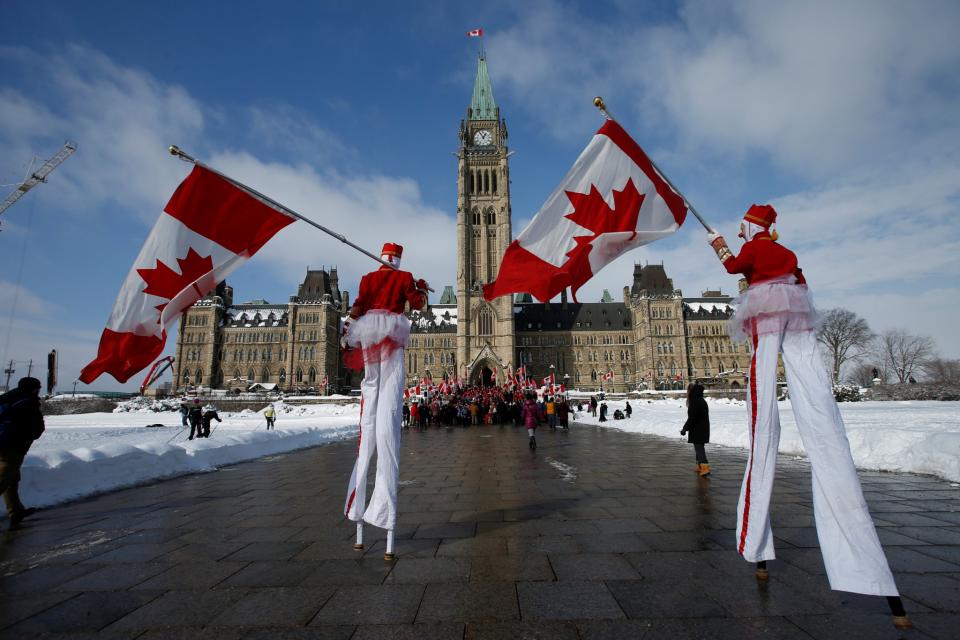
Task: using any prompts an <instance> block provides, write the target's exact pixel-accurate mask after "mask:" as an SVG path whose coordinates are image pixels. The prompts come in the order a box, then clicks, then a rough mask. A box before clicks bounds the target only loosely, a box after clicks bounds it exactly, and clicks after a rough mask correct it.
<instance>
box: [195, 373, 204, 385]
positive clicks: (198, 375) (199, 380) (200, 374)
mask: <svg viewBox="0 0 960 640" xmlns="http://www.w3.org/2000/svg"><path fill="white" fill-rule="evenodd" d="M195 382H196V383H197V384H200V383H202V382H203V369H197V375H196V380H195Z"/></svg>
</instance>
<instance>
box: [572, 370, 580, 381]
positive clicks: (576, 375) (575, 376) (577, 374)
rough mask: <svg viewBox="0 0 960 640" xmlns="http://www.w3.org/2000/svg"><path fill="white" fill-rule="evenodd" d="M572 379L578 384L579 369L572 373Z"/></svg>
mask: <svg viewBox="0 0 960 640" xmlns="http://www.w3.org/2000/svg"><path fill="white" fill-rule="evenodd" d="M573 379H574V380H575V381H576V382H577V384H580V372H579V371H577V372H576V373H575V374H574V376H573Z"/></svg>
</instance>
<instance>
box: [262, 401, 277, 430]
mask: <svg viewBox="0 0 960 640" xmlns="http://www.w3.org/2000/svg"><path fill="white" fill-rule="evenodd" d="M263 417H264V418H266V419H267V431H270V430H271V429H273V428H274V425H275V424H276V423H277V410H276V409H274V408H273V405H272V404H271V405H268V406H267V408H266V409H264V410H263Z"/></svg>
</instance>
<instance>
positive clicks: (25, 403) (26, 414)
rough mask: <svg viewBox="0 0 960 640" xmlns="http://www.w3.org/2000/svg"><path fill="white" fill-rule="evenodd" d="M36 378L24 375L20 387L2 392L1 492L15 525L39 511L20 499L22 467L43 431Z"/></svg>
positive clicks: (12, 525) (8, 513)
mask: <svg viewBox="0 0 960 640" xmlns="http://www.w3.org/2000/svg"><path fill="white" fill-rule="evenodd" d="M41 386H42V385H41V383H40V381H39V380H37V379H36V378H21V379H20V382H19V383H17V388H16V389H12V390H10V391H8V392H6V393H5V394H3V395H0V412H2V413H0V420H2V422H0V493H2V494H3V501H4V503H5V504H6V507H7V515H8V516H9V518H10V526H11V527H14V526H16V525H18V524H20V522H21V521H22V520H23V519H24V518H26V517H27V516H29V515H31V514H33V513H35V512H36V509H35V508H32V507H25V506H23V503H22V502H20V493H19V491H18V489H19V486H20V467H21V466H22V465H23V459H24V458H25V457H26V455H27V451H29V450H30V446H31V445H32V444H33V441H34V440H36V439H37V438H39V437H40V436H41V435H43V430H44V424H43V413H41V412H40V387H41Z"/></svg>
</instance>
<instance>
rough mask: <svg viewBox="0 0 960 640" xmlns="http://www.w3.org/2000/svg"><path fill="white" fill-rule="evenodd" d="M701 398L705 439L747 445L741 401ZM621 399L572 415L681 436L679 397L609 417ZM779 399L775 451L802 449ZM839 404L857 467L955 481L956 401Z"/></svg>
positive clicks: (958, 445) (786, 404)
mask: <svg viewBox="0 0 960 640" xmlns="http://www.w3.org/2000/svg"><path fill="white" fill-rule="evenodd" d="M707 403H708V405H709V407H710V442H711V443H712V444H719V445H725V446H729V447H740V448H744V449H745V448H748V447H749V446H750V438H749V435H748V431H747V410H746V407H745V406H744V402H743V401H742V400H725V399H719V400H717V399H713V398H708V399H707ZM625 404H626V403H625V402H624V401H621V400H613V401H608V402H607V406H608V407H609V413H608V415H607V417H608V421H607V422H604V423H603V424H602V425H600V423H599V422H598V419H597V418H593V417H591V416H590V414H589V413H587V412H583V413H578V414H577V418H576V421H577V422H581V423H583V424H591V425H600V426H604V427H610V428H615V429H622V430H623V431H630V432H634V433H648V434H652V435H657V436H663V437H665V438H675V439H681V436H680V428H681V427H682V426H683V423H684V422H685V421H686V417H687V410H686V406H685V404H684V400H682V399H677V400H651V401H648V400H631V401H630V406H631V407H633V415H632V417H631V418H629V419H625V420H613V412H614V411H615V410H616V409H623V408H624V406H625ZM779 405H780V425H781V435H780V452H781V453H786V454H795V455H804V448H803V443H802V442H801V441H800V432H799V431H798V430H797V425H796V422H795V421H794V419H793V412H792V411H791V410H790V401H789V400H787V401H782V402H780V403H779ZM839 406H840V414H841V415H842V416H843V421H844V424H845V425H846V428H847V438H848V439H849V441H850V449H851V451H852V452H853V460H854V462H855V463H856V465H857V467H858V468H860V469H871V470H883V471H907V472H911V473H927V474H932V475H936V476H940V477H941V478H946V479H948V480H952V481H954V482H960V402H935V401H916V402H841V403H840V405H839ZM682 439H683V440H686V436H684V437H683V438H682ZM707 453H708V455H709V447H708V449H707ZM690 455H691V456H692V455H693V452H692V450H691V453H690Z"/></svg>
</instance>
